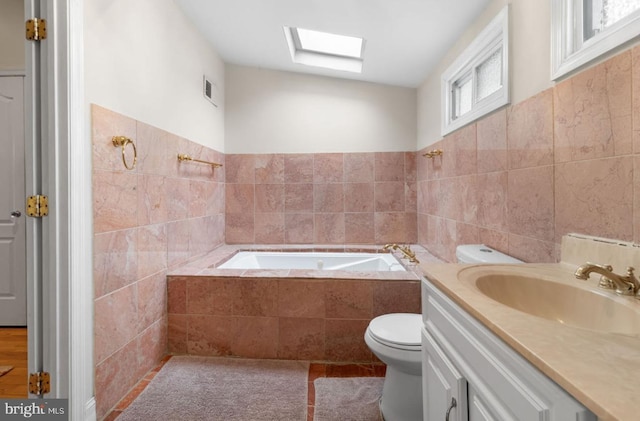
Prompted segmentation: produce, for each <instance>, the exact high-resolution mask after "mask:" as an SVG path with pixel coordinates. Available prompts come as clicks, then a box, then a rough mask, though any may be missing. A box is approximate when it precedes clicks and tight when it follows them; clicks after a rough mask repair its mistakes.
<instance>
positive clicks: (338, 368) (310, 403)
mask: <svg viewBox="0 0 640 421" xmlns="http://www.w3.org/2000/svg"><path fill="white" fill-rule="evenodd" d="M170 358H171V356H170V355H169V356H166V357H165V358H164V359H163V360H162V361H161V362H160V364H159V365H158V366H157V367H156V368H154V369H153V370H151V371H150V372H149V373H147V375H146V376H145V377H144V378H143V379H142V380H140V381H139V382H138V384H137V385H136V386H135V387H134V388H133V389H131V391H130V392H129V393H128V394H127V396H125V397H124V398H123V399H122V400H121V401H120V402H118V404H117V405H116V407H115V408H114V409H113V410H112V411H111V412H110V413H109V414H108V415H107V417H106V418H105V419H104V421H114V420H115V419H116V418H118V416H119V415H120V414H121V413H122V412H123V411H124V410H125V409H127V407H128V406H129V405H130V404H131V402H133V401H134V400H135V399H136V398H137V397H138V396H139V395H140V393H142V391H143V390H144V389H145V388H146V387H147V385H148V384H149V382H151V380H152V379H153V378H154V377H155V375H156V374H158V372H159V371H160V369H161V368H162V366H163V365H164V364H165V363H166V362H167V361H169V359H170ZM385 373H386V366H385V365H383V364H325V363H311V364H310V365H309V380H308V382H307V387H308V393H307V421H313V411H314V409H315V395H316V394H315V389H314V385H313V381H314V380H315V379H317V378H320V377H384V375H385Z"/></svg>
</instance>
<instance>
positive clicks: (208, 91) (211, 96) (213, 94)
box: [203, 75, 218, 107]
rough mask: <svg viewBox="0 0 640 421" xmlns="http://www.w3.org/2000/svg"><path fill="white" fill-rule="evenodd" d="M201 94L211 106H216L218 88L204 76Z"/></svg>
mask: <svg viewBox="0 0 640 421" xmlns="http://www.w3.org/2000/svg"><path fill="white" fill-rule="evenodd" d="M203 81H204V83H203V93H204V97H205V98H207V99H208V100H209V101H211V103H212V104H213V105H215V106H216V107H217V106H218V86H217V85H216V84H215V83H213V82H212V81H211V78H209V77H207V76H206V75H205V76H204V77H203Z"/></svg>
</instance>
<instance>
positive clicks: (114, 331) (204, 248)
mask: <svg viewBox="0 0 640 421" xmlns="http://www.w3.org/2000/svg"><path fill="white" fill-rule="evenodd" d="M114 135H123V136H128V137H130V138H131V139H132V140H134V142H135V143H136V146H137V152H138V163H137V165H136V167H135V169H134V170H132V171H127V170H126V169H125V168H124V166H123V163H122V159H121V150H120V148H115V147H114V146H113V145H112V143H111V137H112V136H114ZM92 141H93V200H94V203H93V209H94V288H95V362H96V400H97V411H98V419H100V418H101V417H102V416H104V415H105V414H106V412H107V411H108V410H109V409H110V408H111V407H112V406H113V405H114V404H116V403H117V402H118V401H119V400H120V399H121V398H122V397H123V396H124V395H125V394H126V393H127V392H128V390H129V389H130V388H131V387H133V386H134V385H135V384H136V383H137V382H138V380H140V378H142V377H143V376H144V374H145V373H146V372H147V371H149V370H150V369H152V368H153V367H155V366H156V365H157V364H158V362H159V361H160V359H161V358H162V357H163V356H164V355H165V354H166V351H167V328H166V323H167V299H166V273H167V270H168V269H170V268H173V267H176V266H179V265H182V264H184V263H185V262H187V261H188V260H190V259H193V258H195V257H197V256H200V255H203V254H204V253H206V252H208V251H210V250H212V249H214V248H215V247H217V246H218V245H220V244H221V243H222V242H223V241H224V184H223V183H224V171H221V170H216V171H215V172H213V171H212V170H211V169H210V167H207V166H203V165H201V164H194V163H188V162H187V163H178V160H177V154H178V153H179V152H180V153H189V154H191V155H192V156H194V157H199V158H202V159H206V160H213V161H215V162H223V160H224V156H223V155H222V154H221V153H218V152H216V151H213V150H208V149H206V148H204V147H202V146H199V145H197V144H195V143H192V142H189V141H187V140H185V139H181V138H179V137H177V136H175V135H172V134H170V133H167V132H164V131H162V130H158V129H156V128H154V127H151V126H149V125H146V124H144V123H142V122H139V121H135V120H133V119H131V118H128V117H125V116H122V115H120V114H117V113H114V112H112V111H109V110H106V109H104V108H101V107H98V106H95V105H94V106H92ZM129 148H130V147H129ZM131 151H132V150H131V149H127V154H129V153H131ZM128 159H129V160H131V159H132V157H131V156H128ZM129 162H131V161H129Z"/></svg>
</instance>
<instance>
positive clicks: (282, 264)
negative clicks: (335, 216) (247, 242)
mask: <svg viewBox="0 0 640 421" xmlns="http://www.w3.org/2000/svg"><path fill="white" fill-rule="evenodd" d="M217 268H218V269H307V270H341V271H348V272H354V271H356V272H358V271H367V272H369V271H373V272H389V271H405V270H406V269H405V267H404V266H403V265H402V264H401V263H400V261H398V259H396V257H395V256H394V255H393V254H391V253H349V252H342V253H335V252H333V253H332V252H313V251H311V252H304V251H297V252H287V251H239V252H238V253H236V254H235V255H234V256H233V257H231V258H230V259H229V260H228V261H226V262H224V263H223V264H221V265H220V266H218V267H217Z"/></svg>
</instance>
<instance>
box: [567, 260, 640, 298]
mask: <svg viewBox="0 0 640 421" xmlns="http://www.w3.org/2000/svg"><path fill="white" fill-rule="evenodd" d="M633 271H634V269H633V268H632V267H631V266H629V267H628V268H627V274H626V275H618V274H616V273H614V272H613V267H612V266H611V265H597V264H595V263H590V262H587V263H585V264H584V265H582V266H579V267H578V269H576V273H575V276H576V278H578V279H582V280H587V279H589V274H591V273H592V272H595V273H598V274H600V275H601V276H600V283H599V284H598V286H599V287H600V288H605V289H614V290H615V291H616V294H619V295H633V296H635V297H636V298H638V299H640V281H638V278H636V276H635V275H634V274H633Z"/></svg>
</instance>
